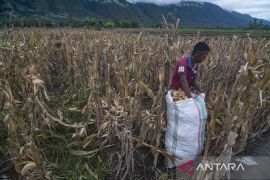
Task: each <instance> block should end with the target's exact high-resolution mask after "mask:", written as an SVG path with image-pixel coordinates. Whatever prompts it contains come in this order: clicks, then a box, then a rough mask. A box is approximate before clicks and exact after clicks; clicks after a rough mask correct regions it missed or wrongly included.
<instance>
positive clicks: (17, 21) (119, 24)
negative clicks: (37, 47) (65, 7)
mask: <svg viewBox="0 0 270 180" xmlns="http://www.w3.org/2000/svg"><path fill="white" fill-rule="evenodd" d="M0 27H2V28H3V27H7V28H9V27H89V28H95V29H100V28H139V27H140V25H139V23H138V22H136V21H118V20H110V19H100V18H93V17H86V18H84V19H76V18H74V17H71V16H69V17H68V18H65V19H47V18H46V19H45V18H20V17H12V18H8V17H0Z"/></svg>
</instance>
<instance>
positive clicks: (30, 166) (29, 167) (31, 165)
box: [20, 162, 37, 176]
mask: <svg viewBox="0 0 270 180" xmlns="http://www.w3.org/2000/svg"><path fill="white" fill-rule="evenodd" d="M36 166H37V165H36V163H35V162H27V163H26V164H25V165H24V167H23V168H22V170H21V172H20V173H21V175H22V176H24V175H25V174H26V173H27V172H28V171H29V170H32V169H34V168H35V167H36Z"/></svg>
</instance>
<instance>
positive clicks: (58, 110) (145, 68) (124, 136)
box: [0, 29, 270, 179]
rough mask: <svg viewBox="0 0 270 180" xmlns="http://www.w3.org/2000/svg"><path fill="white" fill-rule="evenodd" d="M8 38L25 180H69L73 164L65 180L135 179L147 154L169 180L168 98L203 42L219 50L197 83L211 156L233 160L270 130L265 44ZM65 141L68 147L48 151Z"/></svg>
mask: <svg viewBox="0 0 270 180" xmlns="http://www.w3.org/2000/svg"><path fill="white" fill-rule="evenodd" d="M0 39H1V41H0V43H1V44H0V52H1V53H0V70H1V71H0V75H1V76H0V79H1V81H0V82H1V83H0V87H1V91H0V108H1V112H2V113H3V114H5V119H4V120H5V125H6V133H7V134H8V137H9V139H10V141H9V142H10V143H9V144H8V145H7V146H8V147H9V150H10V151H9V155H10V158H12V159H13V162H14V167H15V170H16V172H17V173H18V177H20V178H31V177H32V178H35V177H36V176H39V177H40V178H47V179H49V178H57V177H63V176H64V175H63V174H65V172H64V170H63V165H64V164H63V163H61V161H65V160H70V161H71V160H72V162H73V163H74V162H75V163H76V164H77V165H76V166H77V167H80V168H81V169H80V170H76V172H73V173H71V175H69V176H65V177H66V178H75V177H81V178H87V177H94V178H95V179H98V178H99V177H104V175H103V176H102V174H104V173H106V174H105V177H109V176H113V177H114V178H116V179H126V178H128V177H135V176H136V177H137V176H138V174H139V172H138V171H139V170H140V168H144V169H145V168H146V167H140V165H142V164H140V163H138V159H140V158H142V157H146V156H145V155H146V154H148V153H149V152H150V153H151V157H152V158H150V159H151V161H152V162H151V166H153V167H154V168H153V169H152V171H155V172H156V173H157V174H156V175H157V176H159V175H160V176H161V173H160V171H158V170H157V168H158V166H159V167H160V162H159V160H158V159H159V158H158V157H160V156H165V157H166V158H173V157H172V156H170V154H168V153H166V151H165V150H164V149H163V148H162V147H163V144H164V132H165V130H166V118H165V114H166V109H165V107H164V97H163V92H164V89H165V86H166V84H167V83H168V82H167V81H168V77H169V73H170V72H169V71H170V70H171V69H172V68H173V66H174V65H175V64H176V60H177V58H178V57H179V56H180V55H181V56H182V55H186V54H188V53H189V51H190V50H191V49H192V46H193V45H194V44H195V43H196V42H197V41H199V40H206V41H207V42H208V43H209V45H210V46H211V49H212V52H211V53H210V57H209V60H208V61H206V62H205V63H204V64H203V65H202V66H201V71H200V78H199V79H200V80H201V84H202V86H203V87H204V89H205V90H206V93H207V94H208V96H207V107H208V110H209V114H210V118H209V121H208V123H207V132H206V143H205V149H204V155H205V156H206V155H216V156H218V158H217V161H227V160H228V159H230V158H231V156H232V155H234V154H237V153H239V152H241V151H243V150H244V147H245V145H246V142H247V138H248V137H251V136H256V135H258V134H261V133H262V132H265V131H266V130H267V128H269V109H270V108H269V102H270V101H269V97H270V94H269V79H270V71H269V61H270V60H269V56H270V52H269V49H270V48H269V46H270V41H269V40H267V39H251V38H249V37H241V38H240V37H237V36H233V37H223V36H213V37H208V38H205V37H200V36H199V35H198V36H196V37H193V36H190V37H187V36H175V37H174V38H173V39H170V38H168V36H164V35H162V34H161V35H160V36H159V35H151V34H147V35H146V34H144V33H143V32H142V33H140V34H139V35H136V34H126V33H113V32H102V31H101V32H96V31H90V30H87V29H23V30H14V31H8V30H2V31H1V32H0ZM168 67H169V69H168ZM176 95H177V94H176ZM176 98H185V97H183V96H182V95H181V94H179V97H176ZM267 118H268V121H267ZM16 128H19V129H22V131H21V132H20V133H18V132H17V131H15V129H16ZM57 139H59V141H57V143H58V144H61V147H60V145H59V146H57V143H56V144H53V143H50V141H56V140H57ZM49 140H50V141H49ZM234 142H236V143H234ZM145 148H146V149H145ZM60 152H61V153H62V154H60ZM141 152H143V153H141ZM60 156H61V157H60ZM30 157H31V158H30ZM148 160H149V159H148ZM107 161H109V162H107ZM144 161H147V160H146V159H145V160H144ZM106 163H109V165H106ZM97 164H98V167H97ZM103 166H106V170H101V167H103ZM48 167H50V168H48ZM69 171H72V169H70V170H69ZM77 172H78V173H77ZM139 175H141V176H142V174H139ZM222 175H223V174H215V177H216V176H222ZM204 176H207V177H209V176H210V175H209V174H203V172H198V174H197V176H196V177H197V178H198V179H200V178H203V177H204ZM153 178H156V176H155V177H153Z"/></svg>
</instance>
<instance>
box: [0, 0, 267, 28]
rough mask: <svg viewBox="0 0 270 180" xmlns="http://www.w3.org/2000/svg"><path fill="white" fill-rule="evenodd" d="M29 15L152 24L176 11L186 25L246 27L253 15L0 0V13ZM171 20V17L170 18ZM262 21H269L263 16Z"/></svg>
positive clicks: (206, 8) (116, 2)
mask: <svg viewBox="0 0 270 180" xmlns="http://www.w3.org/2000/svg"><path fill="white" fill-rule="evenodd" d="M11 12H12V16H19V17H28V18H67V17H70V16H72V17H76V18H78V19H82V18H85V17H87V16H90V17H96V18H101V19H113V20H128V21H137V22H139V23H140V24H142V25H144V26H152V25H155V24H157V23H159V22H161V21H162V16H161V15H162V14H163V15H164V16H166V15H167V14H168V13H172V14H174V15H175V16H176V17H179V18H180V22H181V25H183V26H185V27H244V26H247V25H248V22H249V21H250V20H252V19H254V18H253V17H251V16H249V15H246V14H241V13H238V12H234V11H232V12H229V11H227V10H224V9H222V8H221V7H219V6H217V5H215V4H212V3H207V2H203V3H198V2H192V1H187V2H180V3H178V4H171V5H163V6H158V5H156V4H152V3H136V4H133V3H130V2H128V1H126V0H0V16H1V17H5V16H6V17H8V16H10V14H11ZM171 21H172V20H171ZM263 23H265V24H270V22H269V21H265V20H263Z"/></svg>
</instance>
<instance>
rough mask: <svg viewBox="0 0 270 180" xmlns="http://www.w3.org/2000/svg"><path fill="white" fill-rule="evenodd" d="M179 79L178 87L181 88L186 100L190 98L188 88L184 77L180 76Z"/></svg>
mask: <svg viewBox="0 0 270 180" xmlns="http://www.w3.org/2000/svg"><path fill="white" fill-rule="evenodd" d="M179 79H180V87H181V89H182V90H183V91H184V92H185V94H186V96H187V97H188V98H192V96H191V92H190V88H189V86H188V82H187V78H186V75H184V74H180V75H179Z"/></svg>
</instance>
